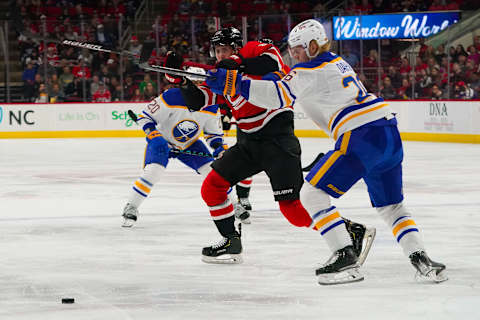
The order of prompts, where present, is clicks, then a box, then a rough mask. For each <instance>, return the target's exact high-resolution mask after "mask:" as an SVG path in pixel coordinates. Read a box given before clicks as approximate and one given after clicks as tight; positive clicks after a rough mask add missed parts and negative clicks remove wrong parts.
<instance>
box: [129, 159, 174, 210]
mask: <svg viewBox="0 0 480 320" xmlns="http://www.w3.org/2000/svg"><path fill="white" fill-rule="evenodd" d="M164 172H165V167H164V166H161V165H159V164H158V163H151V164H148V165H146V166H145V168H144V169H143V173H142V175H141V176H140V177H139V178H138V179H137V180H136V181H135V183H134V184H133V188H132V191H131V192H130V196H129V197H128V203H130V204H131V205H132V206H134V207H135V208H138V207H139V206H140V205H141V204H142V202H143V201H144V200H145V199H146V198H147V197H148V195H149V194H150V192H151V191H152V188H153V186H154V185H155V183H157V182H158V181H159V180H160V178H161V177H162V175H163V173H164Z"/></svg>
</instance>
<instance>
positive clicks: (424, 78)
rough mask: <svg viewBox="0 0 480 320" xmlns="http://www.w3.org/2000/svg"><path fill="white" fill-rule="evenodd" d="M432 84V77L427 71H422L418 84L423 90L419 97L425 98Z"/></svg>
mask: <svg viewBox="0 0 480 320" xmlns="http://www.w3.org/2000/svg"><path fill="white" fill-rule="evenodd" d="M432 82H433V81H432V77H430V75H429V74H428V73H427V70H426V69H422V70H420V71H419V79H418V84H419V85H420V88H421V89H422V90H421V91H420V94H419V97H424V96H425V95H426V93H427V91H428V89H429V88H430V87H431V86H432Z"/></svg>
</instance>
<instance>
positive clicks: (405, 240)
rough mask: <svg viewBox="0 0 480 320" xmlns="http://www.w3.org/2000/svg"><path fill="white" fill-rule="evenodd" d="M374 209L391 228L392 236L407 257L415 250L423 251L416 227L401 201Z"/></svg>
mask: <svg viewBox="0 0 480 320" xmlns="http://www.w3.org/2000/svg"><path fill="white" fill-rule="evenodd" d="M376 209H377V212H378V213H379V214H380V216H381V217H382V219H383V221H385V223H386V224H387V225H388V226H390V227H391V228H392V233H393V236H394V237H395V239H396V240H397V242H398V244H400V246H401V247H402V249H403V253H404V254H405V255H406V256H407V257H408V256H410V255H411V254H412V253H414V252H416V251H420V250H423V251H425V247H424V245H423V240H422V237H421V235H420V232H419V230H418V227H417V225H416V223H415V221H413V219H412V216H411V214H410V213H409V212H408V211H407V210H406V209H405V207H404V206H403V204H402V203H397V204H393V205H389V206H385V207H379V208H376Z"/></svg>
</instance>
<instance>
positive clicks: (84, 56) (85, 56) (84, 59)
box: [77, 49, 93, 66]
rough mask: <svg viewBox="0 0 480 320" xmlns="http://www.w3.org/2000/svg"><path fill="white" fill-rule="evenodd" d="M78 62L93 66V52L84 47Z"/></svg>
mask: <svg viewBox="0 0 480 320" xmlns="http://www.w3.org/2000/svg"><path fill="white" fill-rule="evenodd" d="M77 60H78V63H79V64H82V63H83V65H85V66H91V64H92V61H93V54H92V53H91V52H90V50H88V49H82V52H81V53H80V55H79V56H78V59H77Z"/></svg>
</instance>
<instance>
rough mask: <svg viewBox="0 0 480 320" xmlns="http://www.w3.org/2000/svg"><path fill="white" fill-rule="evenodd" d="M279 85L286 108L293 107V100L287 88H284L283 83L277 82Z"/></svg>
mask: <svg viewBox="0 0 480 320" xmlns="http://www.w3.org/2000/svg"><path fill="white" fill-rule="evenodd" d="M277 84H278V87H279V88H280V90H281V91H282V96H283V100H284V102H285V106H286V107H288V106H291V105H292V99H290V97H289V94H288V92H287V90H285V88H284V87H283V84H282V83H281V82H277Z"/></svg>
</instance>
